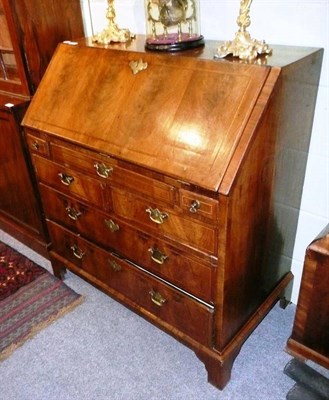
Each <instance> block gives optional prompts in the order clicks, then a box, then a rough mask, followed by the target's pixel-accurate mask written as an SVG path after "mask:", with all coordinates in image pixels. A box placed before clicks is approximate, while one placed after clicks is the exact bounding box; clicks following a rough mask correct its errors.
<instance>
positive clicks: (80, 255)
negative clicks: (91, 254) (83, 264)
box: [70, 244, 86, 260]
mask: <svg viewBox="0 0 329 400" xmlns="http://www.w3.org/2000/svg"><path fill="white" fill-rule="evenodd" d="M70 249H71V250H72V253H73V255H74V257H76V258H78V259H79V260H82V258H83V256H84V255H85V254H86V253H85V252H84V251H82V250H81V249H80V247H79V246H77V245H76V244H74V245H72V246H71V247H70Z"/></svg>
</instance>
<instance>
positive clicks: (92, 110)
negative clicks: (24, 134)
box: [23, 42, 274, 191]
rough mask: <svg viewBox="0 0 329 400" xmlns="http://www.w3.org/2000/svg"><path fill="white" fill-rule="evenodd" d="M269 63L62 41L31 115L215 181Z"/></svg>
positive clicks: (257, 100) (51, 127) (52, 129)
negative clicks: (233, 60)
mask: <svg viewBox="0 0 329 400" xmlns="http://www.w3.org/2000/svg"><path fill="white" fill-rule="evenodd" d="M136 65H140V66H141V69H140V70H139V72H136V71H135V70H134V66H136ZM270 71H271V68H270V67H264V66H259V65H247V64H239V63H229V62H225V61H224V62H221V61H214V60H213V59H210V58H207V57H202V56H201V57H200V56H199V53H198V50H195V51H194V52H187V53H185V55H184V54H165V53H155V52H147V51H144V50H140V49H138V48H137V47H136V46H135V47H133V48H132V49H129V46H123V45H120V46H106V47H104V46H103V47H102V46H92V45H86V43H84V42H83V43H78V44H77V45H70V44H61V45H59V47H58V48H57V51H56V53H55V56H54V57H53V59H52V61H51V63H50V66H49V68H48V70H47V72H46V74H45V76H44V78H43V80H42V83H41V85H40V87H39V89H38V91H37V93H36V95H35V96H34V98H33V101H32V103H31V105H30V107H29V109H28V112H27V114H26V116H25V118H24V121H23V125H24V126H26V127H30V128H33V129H37V130H40V131H43V132H47V133H50V134H53V135H55V136H56V137H59V138H64V139H67V140H69V141H71V142H73V143H75V144H81V145H82V146H84V147H86V148H89V149H92V150H95V151H98V152H101V153H106V154H109V155H112V156H114V157H117V158H120V159H124V160H126V161H129V162H132V163H135V164H137V165H140V166H143V167H146V168H149V169H152V170H156V171H158V172H160V173H163V174H165V175H169V176H172V177H174V178H177V179H180V180H183V181H186V182H190V183H193V184H196V185H198V186H200V187H202V188H205V189H208V190H212V191H217V190H219V187H220V184H221V181H222V179H223V176H224V174H225V171H226V170H227V168H228V166H229V164H230V161H231V159H232V157H233V155H234V152H236V151H237V147H238V145H239V142H240V141H241V137H242V135H243V132H244V131H245V129H246V126H248V131H252V130H253V129H254V128H255V127H256V125H257V118H255V117H254V116H253V115H254V114H253V113H255V110H258V111H257V115H261V112H262V111H261V110H262V109H263V108H264V107H265V105H266V99H267V98H268V97H269V96H270V93H271V90H273V85H274V84H273V82H272V86H271V87H270V85H269V84H268V83H267V81H268V80H269V79H268V77H269V75H270ZM272 81H273V80H272ZM262 92H265V93H266V96H267V97H266V96H265V97H264V96H263V97H262ZM244 142H246V143H247V141H246V140H244ZM239 151H242V153H243V149H240V150H239Z"/></svg>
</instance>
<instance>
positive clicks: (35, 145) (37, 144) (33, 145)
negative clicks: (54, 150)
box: [32, 140, 40, 150]
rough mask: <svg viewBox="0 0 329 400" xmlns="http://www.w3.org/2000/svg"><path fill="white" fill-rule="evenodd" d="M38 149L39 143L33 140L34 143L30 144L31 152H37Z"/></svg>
mask: <svg viewBox="0 0 329 400" xmlns="http://www.w3.org/2000/svg"><path fill="white" fill-rule="evenodd" d="M39 147H40V145H39V143H38V142H37V141H36V140H35V141H34V142H33V143H32V149H33V150H39Z"/></svg>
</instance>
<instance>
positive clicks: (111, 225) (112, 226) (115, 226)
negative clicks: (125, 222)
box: [104, 219, 120, 233]
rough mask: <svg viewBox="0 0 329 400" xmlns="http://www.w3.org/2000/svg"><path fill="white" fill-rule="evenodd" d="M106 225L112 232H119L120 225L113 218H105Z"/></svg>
mask: <svg viewBox="0 0 329 400" xmlns="http://www.w3.org/2000/svg"><path fill="white" fill-rule="evenodd" d="M104 222H105V225H106V226H107V228H109V230H110V231H111V232H113V233H114V232H117V231H118V230H119V229H120V226H119V225H118V224H116V223H115V222H114V221H113V220H112V219H105V220H104Z"/></svg>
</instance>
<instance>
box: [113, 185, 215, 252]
mask: <svg viewBox="0 0 329 400" xmlns="http://www.w3.org/2000/svg"><path fill="white" fill-rule="evenodd" d="M111 194H112V207H113V210H114V212H115V213H116V214H117V215H119V216H121V217H123V218H127V219H129V220H130V221H132V222H133V223H134V224H142V225H143V226H144V230H145V229H147V230H150V231H151V232H153V234H155V235H157V236H158V235H160V236H162V237H168V238H172V239H174V240H178V241H179V242H182V243H184V244H185V245H187V246H189V247H192V248H195V249H197V250H199V251H202V252H204V253H207V254H212V255H216V249H217V230H216V228H215V227H214V226H212V225H207V224H204V223H202V222H200V221H197V220H193V219H191V218H187V217H185V216H184V215H183V214H179V213H176V212H175V210H174V208H164V207H161V206H159V205H158V204H157V203H155V202H152V201H148V200H146V199H141V198H139V197H137V196H134V195H133V194H131V193H127V192H124V191H121V190H118V189H114V188H113V190H112V191H111Z"/></svg>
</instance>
